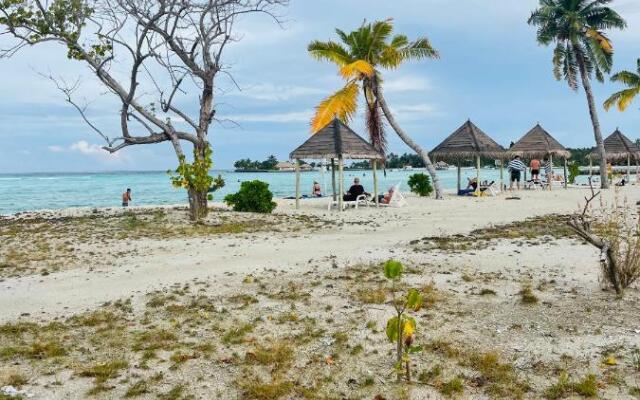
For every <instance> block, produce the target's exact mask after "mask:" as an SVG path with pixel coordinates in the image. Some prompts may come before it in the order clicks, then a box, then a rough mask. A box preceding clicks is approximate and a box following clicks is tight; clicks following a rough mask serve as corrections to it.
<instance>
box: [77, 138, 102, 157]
mask: <svg viewBox="0 0 640 400" xmlns="http://www.w3.org/2000/svg"><path fill="white" fill-rule="evenodd" d="M69 149H70V150H71V151H77V152H79V153H82V154H85V155H94V154H104V153H106V151H105V150H104V149H103V148H102V147H100V146H98V145H97V144H89V142H87V141H86V140H80V141H78V142H75V143H73V144H72V145H71V146H70V147H69Z"/></svg>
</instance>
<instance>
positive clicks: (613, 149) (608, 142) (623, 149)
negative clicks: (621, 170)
mask: <svg viewBox="0 0 640 400" xmlns="http://www.w3.org/2000/svg"><path fill="white" fill-rule="evenodd" d="M604 149H605V152H606V153H607V160H610V161H616V160H626V159H627V157H631V158H635V159H640V148H639V147H638V146H636V144H635V143H633V142H632V141H631V139H629V138H628V137H626V136H625V135H624V134H623V133H622V132H620V130H619V129H616V130H615V132H613V133H612V134H611V135H609V137H607V138H606V139H605V140H604ZM591 157H593V158H596V159H598V158H600V154H599V153H598V149H597V148H595V149H593V151H592V152H591Z"/></svg>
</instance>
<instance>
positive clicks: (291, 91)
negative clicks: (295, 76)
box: [232, 83, 327, 101]
mask: <svg viewBox="0 0 640 400" xmlns="http://www.w3.org/2000/svg"><path fill="white" fill-rule="evenodd" d="M326 94H327V91H326V90H325V89H320V88H314V87H306V86H293V85H274V84H270V83H263V84H259V85H255V86H249V87H247V88H245V89H243V90H241V91H239V92H234V93H232V95H234V96H239V97H247V98H251V99H256V100H267V101H285V100H290V99H293V98H298V97H305V96H316V95H326Z"/></svg>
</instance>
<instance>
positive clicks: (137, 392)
mask: <svg viewBox="0 0 640 400" xmlns="http://www.w3.org/2000/svg"><path fill="white" fill-rule="evenodd" d="M147 393H149V383H148V382H147V381H145V380H144V379H141V380H139V381H136V382H134V383H133V384H131V386H129V387H128V388H127V391H126V392H125V393H124V397H126V398H131V397H138V396H142V395H143V394H147Z"/></svg>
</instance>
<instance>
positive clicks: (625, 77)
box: [604, 58, 640, 111]
mask: <svg viewBox="0 0 640 400" xmlns="http://www.w3.org/2000/svg"><path fill="white" fill-rule="evenodd" d="M637 70H638V72H637V73H635V72H631V71H621V72H618V73H617V74H615V75H613V76H612V77H611V80H612V81H613V82H621V83H624V84H625V85H626V86H627V87H628V89H624V90H621V91H619V92H617V93H614V94H613V95H611V97H609V98H608V99H607V101H605V102H604V109H605V110H607V111H608V110H609V109H610V108H611V107H613V105H614V104H615V105H617V106H618V110H620V111H624V110H626V109H627V107H629V104H631V102H632V101H633V100H634V99H635V98H636V96H638V95H639V94H640V58H639V59H638V61H637Z"/></svg>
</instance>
